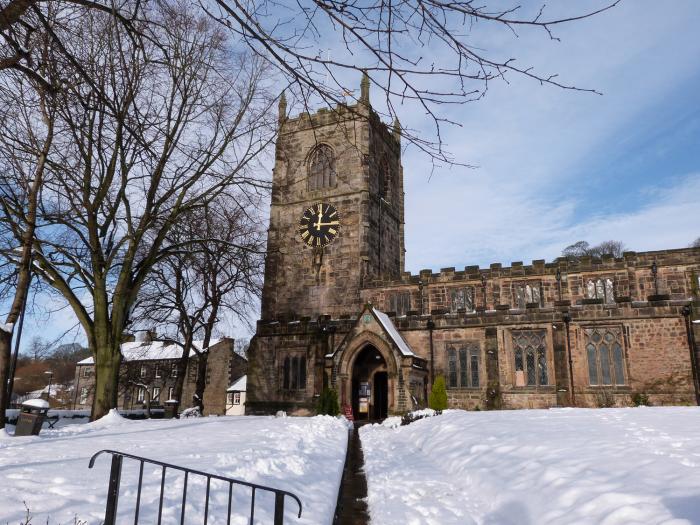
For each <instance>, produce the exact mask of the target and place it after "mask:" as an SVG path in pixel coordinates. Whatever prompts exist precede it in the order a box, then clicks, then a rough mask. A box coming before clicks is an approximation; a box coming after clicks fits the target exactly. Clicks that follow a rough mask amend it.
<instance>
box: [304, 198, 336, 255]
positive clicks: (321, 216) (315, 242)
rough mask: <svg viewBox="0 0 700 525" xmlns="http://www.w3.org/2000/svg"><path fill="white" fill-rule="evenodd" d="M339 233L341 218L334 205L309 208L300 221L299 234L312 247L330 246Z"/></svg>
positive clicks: (315, 205) (316, 205)
mask: <svg viewBox="0 0 700 525" xmlns="http://www.w3.org/2000/svg"><path fill="white" fill-rule="evenodd" d="M339 231H340V217H339V216H338V210H336V209H335V206H333V205H332V204H324V203H322V202H319V203H316V204H314V205H313V206H311V207H310V208H307V209H306V211H305V212H304V215H302V216H301V219H300V220H299V234H300V235H301V238H302V240H303V241H304V242H305V243H306V244H307V245H309V246H312V247H322V246H327V245H329V244H330V243H332V242H333V240H334V239H335V238H336V237H337V236H338V232H339Z"/></svg>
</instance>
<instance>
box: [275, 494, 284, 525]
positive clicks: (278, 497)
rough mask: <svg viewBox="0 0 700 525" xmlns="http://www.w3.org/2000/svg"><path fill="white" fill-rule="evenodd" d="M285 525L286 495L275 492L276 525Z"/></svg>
mask: <svg viewBox="0 0 700 525" xmlns="http://www.w3.org/2000/svg"><path fill="white" fill-rule="evenodd" d="M283 524H284V494H281V493H279V492H275V525H283Z"/></svg>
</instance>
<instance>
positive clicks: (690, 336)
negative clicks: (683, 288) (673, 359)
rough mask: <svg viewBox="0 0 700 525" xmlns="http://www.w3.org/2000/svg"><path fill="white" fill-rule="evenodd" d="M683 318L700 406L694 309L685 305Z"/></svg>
mask: <svg viewBox="0 0 700 525" xmlns="http://www.w3.org/2000/svg"><path fill="white" fill-rule="evenodd" d="M682 312H683V317H685V330H686V335H687V337H688V348H689V349H690V369H691V371H692V373H693V388H694V389H695V403H696V404H698V405H700V386H699V385H698V364H697V361H696V355H695V334H694V333H693V325H692V324H691V320H690V317H691V315H692V313H693V309H692V308H691V307H690V306H688V305H685V306H684V307H683V310H682Z"/></svg>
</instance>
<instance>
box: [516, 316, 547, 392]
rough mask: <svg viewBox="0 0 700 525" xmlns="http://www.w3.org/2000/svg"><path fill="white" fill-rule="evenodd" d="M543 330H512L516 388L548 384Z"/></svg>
mask: <svg viewBox="0 0 700 525" xmlns="http://www.w3.org/2000/svg"><path fill="white" fill-rule="evenodd" d="M545 335H546V333H545V331H544V330H513V332H512V340H513V356H514V364H515V384H516V386H526V385H527V386H538V385H540V386H541V385H547V384H549V373H548V366H547V347H546V337H545Z"/></svg>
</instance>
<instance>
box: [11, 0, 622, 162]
mask: <svg viewBox="0 0 700 525" xmlns="http://www.w3.org/2000/svg"><path fill="white" fill-rule="evenodd" d="M619 1H620V0H610V2H609V3H607V4H604V5H602V6H601V7H600V8H594V9H592V10H585V9H582V8H580V7H579V6H578V5H576V8H570V6H567V7H569V8H570V12H569V14H568V15H563V16H561V15H560V16H548V11H547V10H546V9H545V4H537V3H535V4H533V5H527V4H526V5H519V4H516V3H509V2H506V3H503V2H493V1H492V2H488V1H485V2H481V3H478V4H477V3H474V2H473V1H472V0H462V1H456V2H445V1H441V0H403V1H400V2H388V3H387V2H375V3H371V4H367V3H357V2H348V1H346V0H324V1H320V2H319V1H317V0H307V1H304V0H300V1H298V2H291V3H279V2H275V1H273V0H261V1H257V2H252V3H246V2H239V1H237V0H214V1H213V2H207V3H200V4H199V5H200V6H201V8H202V9H203V10H204V11H206V12H207V13H208V14H209V15H211V16H212V17H213V18H214V19H216V20H217V21H219V22H220V23H221V25H222V27H225V28H226V29H227V30H228V31H230V32H231V33H232V34H234V35H235V37H236V38H237V40H238V41H239V42H240V43H241V44H242V45H244V46H247V47H248V48H249V49H250V50H251V51H253V52H254V53H257V54H258V55H259V56H260V57H262V58H263V59H264V60H265V61H267V62H268V63H269V64H271V65H272V66H273V67H274V68H275V69H276V70H277V72H278V75H279V78H280V84H281V85H285V84H286V85H288V87H289V88H290V91H292V92H293V93H294V95H295V98H296V100H298V101H299V103H300V105H302V106H307V105H308V104H310V103H311V102H313V100H314V99H316V100H321V101H323V102H324V103H326V104H330V105H333V104H337V103H344V102H346V101H348V99H349V100H350V101H352V100H355V101H357V99H358V97H357V96H356V95H355V94H354V93H353V89H352V88H353V87H354V86H353V85H352V83H354V82H355V79H356V78H357V75H356V74H349V73H353V72H357V71H365V72H367V73H368V75H369V78H370V79H371V82H372V83H373V84H374V85H375V86H376V87H377V88H378V89H379V90H380V91H381V92H382V95H383V99H384V101H385V104H384V105H385V108H386V109H385V110H384V114H385V115H386V116H389V117H390V118H391V119H392V120H393V119H394V117H397V116H398V110H397V105H399V104H401V103H403V102H404V101H406V100H409V101H411V100H412V101H415V102H417V103H418V105H419V106H420V107H421V109H422V110H423V111H425V112H426V113H427V114H428V115H430V116H431V117H432V119H433V123H434V125H435V128H434V134H432V135H431V136H430V137H425V136H420V135H418V134H417V133H415V132H412V131H411V130H406V129H404V130H403V136H404V137H406V138H407V139H408V140H409V141H411V142H413V143H414V144H416V145H417V146H418V147H420V148H422V149H423V150H424V151H426V152H429V153H430V154H431V155H433V156H434V157H436V158H438V159H440V160H450V159H449V158H448V156H447V155H446V153H445V152H444V151H443V149H442V144H441V140H440V127H441V125H442V124H444V123H446V122H452V121H451V120H450V118H449V117H447V116H444V115H443V114H442V113H443V112H441V110H440V107H441V106H443V105H445V104H448V105H450V104H464V103H467V102H470V101H474V100H479V99H481V98H482V97H483V96H484V95H485V94H486V92H487V90H488V87H489V85H490V83H491V82H493V81H494V80H504V81H506V82H507V81H508V77H509V76H510V75H518V76H524V77H527V78H529V79H531V80H533V81H535V82H537V83H539V84H547V85H551V86H556V87H559V88H562V89H573V90H579V91H590V92H595V91H594V90H593V89H590V88H588V89H586V88H579V87H576V86H574V85H571V84H569V83H566V82H565V81H563V80H561V79H560V78H559V76H558V75H557V74H556V73H552V72H540V71H537V70H535V69H534V68H532V67H531V66H529V65H527V64H525V63H522V62H521V61H519V60H516V59H515V58H514V57H513V56H510V55H505V56H499V55H498V54H497V53H493V52H489V51H488V46H487V45H485V44H486V37H484V36H483V35H492V34H493V33H498V32H505V33H506V34H510V35H512V36H513V37H515V38H514V42H518V40H517V37H518V36H519V35H520V34H521V33H522V32H526V31H540V32H541V33H542V35H543V36H544V38H547V39H550V40H553V41H556V40H559V38H558V37H557V36H556V34H555V30H556V28H557V27H558V26H561V25H563V24H567V23H573V22H577V21H580V20H582V19H585V18H588V17H590V16H593V15H597V14H600V13H602V12H604V11H607V10H609V9H610V8H612V7H614V6H615V5H617V4H618V3H619ZM149 5H150V4H149V3H148V2H144V3H141V2H133V1H129V0H120V1H114V0H112V1H104V0H42V1H41V2H40V1H39V0H8V1H6V2H5V4H4V5H1V6H0V35H1V36H2V38H3V42H4V48H3V49H2V50H1V51H0V69H2V68H14V69H15V70H18V71H22V72H23V73H24V74H26V75H31V76H35V77H37V79H38V80H41V78H42V77H41V75H37V74H36V72H37V69H36V65H37V64H38V63H40V61H41V60H40V58H41V57H40V56H39V55H38V54H37V53H36V52H34V48H35V46H34V44H33V43H34V41H35V39H36V38H37V36H38V35H44V34H47V35H49V36H50V37H51V38H52V39H54V40H55V41H56V42H57V44H59V45H61V47H62V48H63V56H64V58H65V59H66V60H68V61H70V62H72V63H74V64H76V65H79V64H81V57H80V56H78V55H74V54H73V53H72V50H71V49H70V46H67V45H65V46H64V45H62V44H63V42H64V41H65V40H66V39H69V38H70V34H71V27H72V26H71V23H70V21H71V20H72V19H73V17H74V16H76V14H79V13H81V12H84V11H85V10H86V9H90V10H96V11H98V12H106V13H110V16H113V17H114V19H115V20H116V21H118V23H120V24H121V25H122V27H123V28H124V29H125V30H126V31H127V32H129V34H130V35H131V37H132V38H134V39H135V40H141V39H144V38H145V39H148V38H149V35H147V34H146V35H144V34H143V33H142V31H141V29H140V26H139V21H140V20H141V19H142V18H143V16H144V13H143V11H144V10H147V8H148V7H147V6H149ZM51 8H53V9H54V10H55V11H57V12H60V13H61V14H62V17H61V19H59V20H56V21H53V22H52V23H49V22H48V21H46V20H45V19H44V16H43V13H44V11H45V10H46V9H51ZM77 71H78V72H79V75H80V76H81V78H83V79H84V80H85V81H86V82H88V83H93V79H92V74H91V73H92V72H91V71H89V68H81V67H78V68H77ZM100 87H101V86H100V85H99V82H95V83H94V85H93V88H94V89H97V90H98V92H101V91H100Z"/></svg>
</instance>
